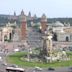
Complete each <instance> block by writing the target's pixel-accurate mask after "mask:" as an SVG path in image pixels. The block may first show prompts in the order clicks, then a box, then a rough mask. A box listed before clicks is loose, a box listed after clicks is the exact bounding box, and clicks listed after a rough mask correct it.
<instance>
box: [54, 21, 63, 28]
mask: <svg viewBox="0 0 72 72" xmlns="http://www.w3.org/2000/svg"><path fill="white" fill-rule="evenodd" d="M53 26H54V27H64V24H62V23H61V22H59V21H56V22H55V23H54V24H53Z"/></svg>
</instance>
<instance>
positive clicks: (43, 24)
mask: <svg viewBox="0 0 72 72" xmlns="http://www.w3.org/2000/svg"><path fill="white" fill-rule="evenodd" d="M46 28H47V18H46V16H45V14H43V15H42V17H41V31H42V33H44V32H45V31H46Z"/></svg>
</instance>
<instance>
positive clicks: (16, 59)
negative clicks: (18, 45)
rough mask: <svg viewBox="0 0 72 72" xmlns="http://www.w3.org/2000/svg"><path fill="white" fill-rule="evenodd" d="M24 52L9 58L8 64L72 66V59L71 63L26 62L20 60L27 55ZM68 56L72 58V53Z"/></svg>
mask: <svg viewBox="0 0 72 72" xmlns="http://www.w3.org/2000/svg"><path fill="white" fill-rule="evenodd" d="M26 54H27V53H24V52H17V53H15V54H13V55H10V56H8V57H7V62H9V63H12V64H17V65H19V66H22V67H34V66H40V67H64V66H72V59H71V60H69V61H61V62H53V63H39V62H26V61H22V60H21V59H20V58H21V57H23V56H24V55H26ZM68 55H69V56H70V57H71V58H72V53H71V52H70V53H68Z"/></svg>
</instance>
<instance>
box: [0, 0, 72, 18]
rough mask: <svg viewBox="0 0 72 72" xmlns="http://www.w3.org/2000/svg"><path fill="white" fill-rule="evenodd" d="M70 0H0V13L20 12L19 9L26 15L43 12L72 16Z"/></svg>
mask: <svg viewBox="0 0 72 72" xmlns="http://www.w3.org/2000/svg"><path fill="white" fill-rule="evenodd" d="M71 7H72V1H71V0H6V1H5V0H0V14H10V15H13V13H14V12H16V14H17V15H19V14H20V12H21V10H22V9H23V10H24V13H25V14H26V15H28V13H29V11H30V12H31V14H32V16H33V15H34V14H36V15H37V16H38V17H41V16H42V14H43V13H45V14H46V16H47V17H49V18H53V17H72V10H71Z"/></svg>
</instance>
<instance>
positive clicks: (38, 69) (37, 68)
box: [34, 66, 42, 71]
mask: <svg viewBox="0 0 72 72" xmlns="http://www.w3.org/2000/svg"><path fill="white" fill-rule="evenodd" d="M34 70H36V71H42V68H40V67H37V66H36V67H35V69H34Z"/></svg>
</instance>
